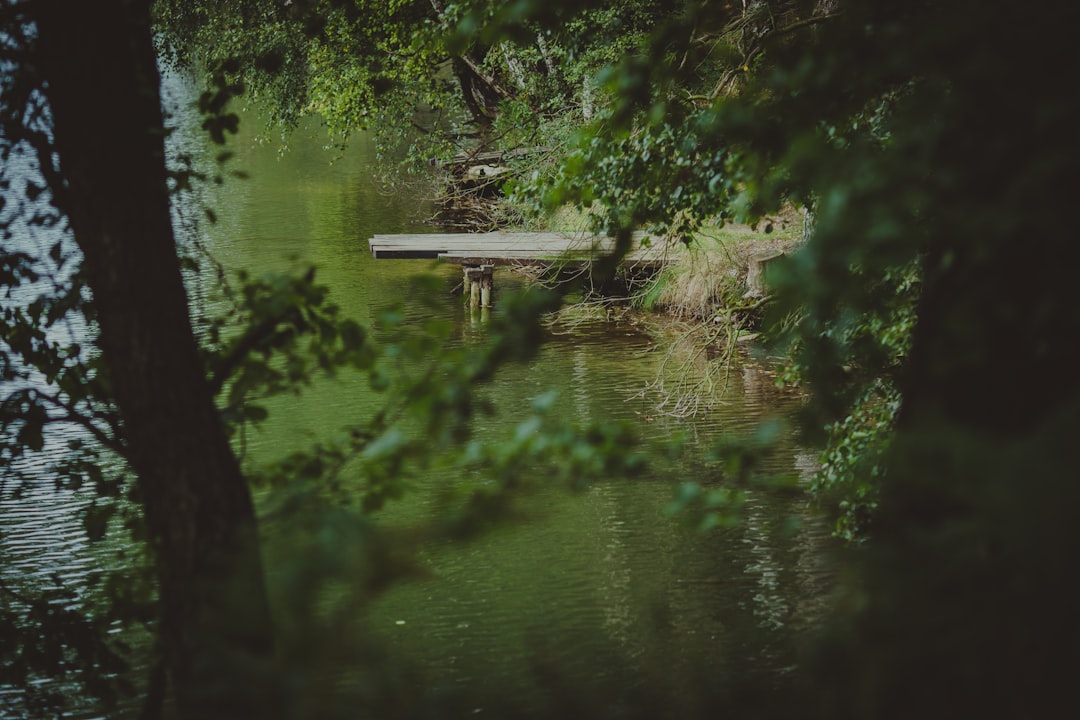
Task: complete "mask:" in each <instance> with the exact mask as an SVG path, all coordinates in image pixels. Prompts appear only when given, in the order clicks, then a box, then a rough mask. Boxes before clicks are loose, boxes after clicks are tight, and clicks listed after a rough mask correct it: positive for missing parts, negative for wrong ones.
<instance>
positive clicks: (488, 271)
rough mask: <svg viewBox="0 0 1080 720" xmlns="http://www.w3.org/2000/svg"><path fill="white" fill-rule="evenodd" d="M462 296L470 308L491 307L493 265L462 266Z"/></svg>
mask: <svg viewBox="0 0 1080 720" xmlns="http://www.w3.org/2000/svg"><path fill="white" fill-rule="evenodd" d="M462 268H463V271H462V274H463V276H464V280H463V283H464V286H463V287H464V294H465V297H466V298H468V303H469V306H470V307H473V308H476V307H485V308H489V307H491V301H492V288H493V286H494V282H493V276H494V274H495V266H494V265H480V266H479V267H477V266H475V265H464V266H462Z"/></svg>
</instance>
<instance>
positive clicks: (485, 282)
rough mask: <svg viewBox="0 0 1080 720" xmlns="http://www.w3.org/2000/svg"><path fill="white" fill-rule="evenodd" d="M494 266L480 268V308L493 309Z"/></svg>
mask: <svg viewBox="0 0 1080 720" xmlns="http://www.w3.org/2000/svg"><path fill="white" fill-rule="evenodd" d="M494 276H495V266H494V265H481V266H480V307H485V308H489V307H491V293H492V289H493V288H494V284H495V281H494Z"/></svg>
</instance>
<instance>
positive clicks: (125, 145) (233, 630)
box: [38, 0, 281, 717]
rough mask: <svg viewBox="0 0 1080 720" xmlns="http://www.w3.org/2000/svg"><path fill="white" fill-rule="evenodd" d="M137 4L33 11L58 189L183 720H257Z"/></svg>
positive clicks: (238, 500) (238, 543) (245, 534)
mask: <svg viewBox="0 0 1080 720" xmlns="http://www.w3.org/2000/svg"><path fill="white" fill-rule="evenodd" d="M149 15H150V0H128V1H125V0H94V1H90V0H81V1H80V2H51V3H48V4H43V5H42V8H41V11H40V17H39V18H38V30H39V33H40V35H39V37H40V40H39V42H40V46H39V51H40V53H39V57H40V58H41V62H40V67H39V69H40V71H41V72H42V75H43V76H44V78H45V80H46V83H47V93H48V96H49V102H50V107H51V112H52V119H53V128H54V133H55V135H54V137H55V148H56V151H57V155H58V157H59V163H60V170H61V173H62V177H63V178H64V179H65V181H66V186H65V187H63V188H54V196H55V197H56V202H57V204H58V205H59V206H60V208H61V209H62V210H63V211H64V212H65V213H66V214H67V217H68V219H69V221H70V225H71V228H72V230H73V232H74V236H75V239H76V242H77V243H78V245H79V247H80V249H81V250H82V253H83V257H84V264H85V271H86V273H87V277H88V279H89V284H90V287H91V289H92V291H93V303H94V307H95V308H96V312H97V319H98V322H99V325H100V344H101V349H102V351H103V355H104V359H105V362H106V366H107V371H108V375H109V378H110V382H111V387H112V391H113V393H114V396H115V399H116V402H117V404H118V406H119V408H120V411H121V413H122V416H123V420H124V427H125V435H126V438H127V442H128V446H129V453H130V456H129V460H130V462H131V465H132V467H133V468H134V469H135V471H136V473H137V475H138V482H139V492H140V495H141V500H142V503H143V506H144V509H145V515H146V521H147V525H148V528H149V531H150V535H151V542H152V546H153V551H154V552H155V555H156V561H157V567H158V573H159V581H160V601H161V607H162V636H163V641H164V642H163V645H162V646H163V648H164V654H165V660H166V666H167V668H168V670H169V675H170V679H171V682H172V687H173V693H174V696H175V698H176V700H177V703H178V706H179V708H180V710H181V713H182V714H183V715H185V716H188V717H237V716H255V717H272V716H274V715H275V714H278V713H280V712H281V708H280V705H279V704H278V703H276V702H275V701H274V700H273V699H272V696H273V692H272V690H273V688H274V687H276V686H275V685H271V684H263V683H260V682H256V679H257V678H258V677H259V676H260V675H262V674H264V673H265V672H269V668H271V667H272V662H271V660H272V649H273V642H272V631H271V624H270V619H269V611H268V605H267V599H266V593H265V589H264V585H263V577H262V567H261V560H260V556H259V546H258V538H257V532H256V530H257V528H256V522H255V515H254V510H253V506H252V501H251V496H250V493H249V490H248V487H247V485H246V483H245V481H244V478H243V477H242V475H241V473H240V469H239V466H238V463H237V461H236V458H235V456H234V455H233V453H232V450H231V448H230V447H229V444H228V441H227V438H226V435H225V433H224V430H223V427H222V424H221V420H220V418H219V415H218V412H217V410H216V408H215V407H214V404H213V398H212V396H211V392H210V390H209V387H208V384H207V381H206V377H205V374H204V371H203V368H202V366H201V363H200V359H199V356H198V353H197V347H196V343H195V339H194V336H193V334H192V329H191V324H190V319H189V316H188V305H187V297H186V293H185V290H184V286H183V283H182V278H181V274H180V267H179V262H178V259H177V254H176V247H175V239H174V236H173V230H172V225H171V221H170V215H169V198H168V190H167V185H166V175H165V165H164V132H163V121H162V114H161V107H160V96H159V85H160V78H159V76H158V73H157V66H156V58H155V54H154V49H153V44H152V39H151V31H150V17H149Z"/></svg>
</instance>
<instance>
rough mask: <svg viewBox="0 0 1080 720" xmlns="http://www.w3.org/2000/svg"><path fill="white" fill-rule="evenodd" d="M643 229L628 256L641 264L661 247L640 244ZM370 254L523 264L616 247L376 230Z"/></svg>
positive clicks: (573, 240) (607, 242)
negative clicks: (386, 232) (387, 233)
mask: <svg viewBox="0 0 1080 720" xmlns="http://www.w3.org/2000/svg"><path fill="white" fill-rule="evenodd" d="M644 236H645V234H644V233H635V234H634V238H633V242H634V245H635V247H634V248H633V249H632V250H631V253H630V254H629V255H628V256H627V261H630V262H634V263H635V264H640V263H644V262H649V263H653V264H655V263H659V262H660V261H662V255H663V253H664V251H665V248H664V244H663V242H662V240H660V239H659V238H658V239H656V240H655V241H654V245H653V246H652V247H649V248H642V247H640V246H639V244H640V243H641V241H642V239H643V238H644ZM368 245H369V247H370V249H371V252H372V254H373V255H374V256H375V257H376V258H377V259H386V258H398V259H425V258H428V259H435V258H441V259H443V260H447V261H450V262H459V263H463V264H469V263H470V261H475V262H476V263H477V264H479V263H481V262H486V261H488V260H496V261H503V262H501V263H500V264H510V263H511V262H512V263H515V264H525V263H528V262H529V261H534V262H536V263H538V264H550V263H551V262H552V261H555V260H560V259H562V260H571V259H572V260H575V261H577V262H587V261H589V260H591V259H594V258H595V257H598V256H601V255H605V254H607V253H609V252H611V251H612V250H613V249H614V247H615V241H614V239H613V238H609V237H605V236H595V235H588V234H580V233H579V234H573V233H545V232H490V233H414V234H397V235H375V236H374V237H372V238H371V239H369V240H368Z"/></svg>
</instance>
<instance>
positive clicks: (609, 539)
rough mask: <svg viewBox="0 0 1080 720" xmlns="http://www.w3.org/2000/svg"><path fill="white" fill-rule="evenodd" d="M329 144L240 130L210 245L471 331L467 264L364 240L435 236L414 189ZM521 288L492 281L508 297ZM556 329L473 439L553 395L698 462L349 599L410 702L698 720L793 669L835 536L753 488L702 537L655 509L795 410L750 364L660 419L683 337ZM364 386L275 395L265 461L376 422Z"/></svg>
mask: <svg viewBox="0 0 1080 720" xmlns="http://www.w3.org/2000/svg"><path fill="white" fill-rule="evenodd" d="M321 143H322V140H321V138H320V137H319V135H318V130H317V128H316V129H314V130H313V131H312V132H311V134H310V135H305V134H300V135H298V136H293V137H292V138H291V140H290V145H291V147H290V150H289V151H288V152H287V153H286V154H284V155H283V156H280V157H279V153H278V148H277V147H274V146H271V145H256V144H251V143H249V142H246V141H244V140H243V139H241V141H240V143H239V144H238V148H239V152H238V156H237V161H236V162H237V164H238V165H239V166H240V167H242V168H243V169H244V170H246V171H248V172H249V173H250V174H251V176H252V180H250V181H248V182H245V183H229V184H228V185H227V186H226V188H225V189H224V190H223V191H222V192H221V195H220V196H219V201H220V202H221V204H222V207H223V212H222V213H221V214H222V216H223V220H222V221H221V222H220V223H219V224H218V225H217V226H216V227H214V228H212V229H210V230H208V234H209V235H210V237H211V246H212V248H213V250H214V252H215V254H216V255H217V256H218V257H220V258H221V259H222V260H223V261H224V262H225V263H226V264H228V265H230V266H234V267H244V268H246V269H247V270H248V271H249V272H252V273H257V272H259V271H263V270H269V269H278V268H282V267H286V266H288V265H289V264H290V263H294V262H298V263H299V264H303V263H305V262H312V263H314V264H315V265H316V266H317V267H318V268H319V269H318V277H319V278H320V279H321V280H322V281H323V282H326V283H328V284H329V285H330V286H331V287H332V289H333V296H334V298H335V301H336V302H337V303H339V304H340V305H341V306H342V307H343V308H344V310H345V312H346V313H347V314H348V315H350V316H352V317H355V318H357V319H359V320H361V321H362V322H365V323H369V322H370V321H372V320H373V319H374V318H375V317H377V315H378V314H379V313H380V312H382V311H383V310H384V309H386V308H389V307H392V306H399V305H400V306H401V307H402V309H403V310H404V313H405V315H406V317H408V318H409V319H410V320H411V321H414V322H420V321H422V320H423V319H424V318H426V317H430V316H431V315H432V314H435V315H441V316H442V317H444V318H446V319H449V320H451V321H453V322H454V323H455V332H454V334H453V336H452V339H451V342H452V343H455V344H461V345H466V346H467V345H468V344H470V343H475V342H478V341H479V340H480V339H481V338H482V336H483V334H484V332H485V330H484V327H483V326H478V325H476V324H475V323H474V322H473V321H472V320H470V318H469V317H468V313H467V311H465V310H464V309H463V307H462V306H461V301H460V299H459V298H458V297H456V296H454V295H453V294H452V291H453V289H454V287H455V285H456V283H457V282H458V275H459V271H458V270H457V269H456V267H445V266H438V265H434V264H431V263H428V262H425V261H388V260H380V261H375V260H373V259H372V257H371V255H370V254H369V252H368V249H367V244H366V240H367V238H368V237H370V236H371V235H372V234H375V233H388V232H395V231H406V230H408V231H413V232H415V231H423V229H424V227H423V226H421V225H418V222H419V221H421V220H422V219H423V218H424V216H425V208H424V203H423V199H422V198H421V197H415V196H412V197H410V196H408V195H403V194H401V193H395V194H386V193H384V192H383V191H382V190H381V189H380V188H379V187H378V185H377V184H376V183H375V182H374V181H373V180H372V179H371V166H372V162H373V160H372V149H371V148H370V147H369V146H368V145H367V144H366V143H365V141H364V138H363V137H360V138H358V139H357V140H356V141H355V142H354V143H353V145H352V146H351V147H350V148H349V151H348V152H347V153H346V154H345V155H344V156H343V157H340V158H338V159H336V160H334V161H333V162H332V163H331V160H333V159H334V157H335V155H336V151H329V152H328V151H324V150H322V149H321V147H320V145H321ZM431 230H435V228H431ZM289 258H295V260H290V259H289ZM420 272H427V273H432V274H434V275H435V276H436V277H437V278H439V279H440V283H438V284H437V287H438V289H437V290H436V291H435V294H436V302H435V306H434V308H432V307H430V306H429V304H427V303H421V302H419V301H418V298H417V297H415V296H414V295H412V294H411V292H410V291H409V290H408V283H407V279H408V278H409V277H410V276H412V275H414V274H416V273H420ZM524 283H525V281H524V280H523V279H521V278H518V277H515V276H513V275H512V274H510V273H509V272H504V271H500V272H499V273H497V277H496V286H497V289H498V290H499V291H500V292H503V293H505V292H507V291H509V290H510V289H513V288H515V287H520V286H521V285H523V284H524ZM495 312H496V313H497V312H498V308H496V310H495ZM557 330H558V333H557V334H555V335H553V337H552V339H551V341H550V342H549V344H548V345H547V346H546V347H545V348H544V349H543V350H542V352H541V353H540V355H539V357H537V358H536V359H535V360H534V361H532V362H530V363H529V364H527V365H518V366H511V367H508V368H506V369H505V370H504V371H503V372H502V373H500V375H499V376H498V377H497V378H496V379H495V381H494V382H493V383H492V385H491V386H490V387H488V388H486V389H485V390H484V394H485V396H486V397H488V398H490V399H491V400H492V401H493V402H494V403H495V406H496V409H497V415H496V417H494V418H491V419H485V420H483V421H481V422H480V424H479V425H478V427H477V429H476V432H477V434H478V436H480V437H484V436H486V435H487V436H493V435H495V434H497V433H498V432H500V431H501V430H502V429H503V428H505V427H506V425H507V424H509V423H513V422H515V421H517V420H519V419H521V418H522V417H523V416H524V414H525V412H526V410H527V408H528V405H529V401H530V399H531V398H533V397H536V396H537V395H540V394H542V393H544V392H546V391H548V390H550V389H555V390H556V391H557V392H558V393H559V402H558V404H557V407H558V409H559V412H560V413H562V414H564V415H569V416H571V417H574V418H576V419H578V420H582V421H587V420H598V419H607V420H612V419H624V420H627V421H630V422H632V423H635V424H636V425H637V426H638V427H639V428H640V430H641V433H642V435H643V436H645V437H647V438H653V439H662V438H664V437H667V436H668V435H670V434H671V433H675V432H687V433H689V436H690V437H691V443H690V445H691V448H692V450H691V452H690V453H689V454H688V455H689V457H687V458H684V459H682V460H680V461H678V462H655V463H654V466H653V469H652V470H651V471H650V472H649V473H647V474H646V475H645V476H643V477H640V478H635V479H633V480H615V479H612V480H610V481H603V482H600V483H597V484H595V485H593V486H591V487H589V488H588V489H586V490H585V491H583V492H580V493H570V492H567V491H566V490H565V489H563V488H555V487H553V488H551V489H550V490H544V491H542V492H541V493H540V494H539V496H538V497H533V498H531V500H530V502H529V503H528V504H527V506H526V511H525V513H524V516H523V518H522V519H519V520H518V521H517V522H514V523H510V524H507V525H504V526H500V527H498V528H496V529H494V530H492V531H490V532H489V533H486V534H484V535H482V536H481V537H480V538H478V539H474V540H472V541H469V542H468V543H460V542H451V541H438V542H432V543H430V544H427V545H424V546H422V547H421V548H420V549H419V558H418V561H419V564H420V566H421V568H422V570H423V577H422V578H417V579H411V580H408V581H404V582H401V583H398V584H396V585H394V586H392V587H391V588H389V589H388V590H387V591H386V592H385V593H383V594H382V595H381V596H380V597H378V598H377V599H375V600H374V601H373V602H371V603H370V604H364V605H362V606H358V607H356V609H355V611H356V612H357V613H361V614H363V616H364V617H363V622H362V623H361V625H362V627H363V628H364V632H372V633H374V635H375V637H376V638H377V639H378V640H380V641H381V642H382V643H383V644H384V645H385V650H386V652H388V653H389V654H390V656H391V657H393V658H395V659H396V660H402V661H404V662H409V663H415V664H416V665H417V666H418V667H419V672H420V675H419V677H420V678H422V680H420V681H418V682H419V685H418V686H417V687H415V688H413V689H412V690H411V691H406V694H408V693H409V692H415V693H416V695H417V696H421V695H425V694H426V695H432V696H436V695H439V694H440V693H443V692H452V691H462V692H465V693H468V694H470V696H473V697H475V698H478V699H476V700H475V701H474V704H476V707H475V708H473V709H474V710H476V711H477V712H480V711H485V710H490V711H492V712H495V713H496V714H498V713H504V714H505V713H506V712H508V711H509V710H508V708H510V709H514V708H519V707H525V708H528V709H530V710H531V711H534V712H536V713H539V714H544V713H557V712H563V711H564V710H565V709H566V707H565V706H566V705H567V703H570V704H573V703H575V702H579V701H580V698H581V697H583V696H587V697H591V698H592V700H593V701H595V704H596V706H595V707H592V708H591V710H590V712H594V711H596V710H597V708H602V709H603V710H604V711H605V712H607V711H610V712H612V713H613V714H620V713H624V712H631V711H632V710H633V709H634V706H635V703H639V702H641V700H640V699H639V698H640V697H641V695H642V693H644V695H645V696H646V697H660V698H662V700H661V701H660V702H662V703H663V706H664V707H668V708H671V709H674V710H676V711H677V712H680V713H687V714H694V712H695V710H700V709H702V708H704V707H706V706H707V705H708V702H709V697H710V693H712V692H713V691H715V690H716V687H717V686H718V684H719V683H720V679H721V678H723V677H725V676H727V675H728V674H729V673H730V672H732V671H733V670H735V669H742V670H745V669H746V668H747V667H750V668H753V669H754V672H755V673H757V674H759V675H761V676H765V677H775V678H779V677H782V676H783V675H784V673H786V672H787V671H788V669H789V667H790V663H791V662H792V656H791V654H790V650H791V648H792V643H791V640H792V638H793V637H794V636H795V635H796V634H797V633H798V632H799V631H801V630H802V629H805V628H807V627H809V626H810V625H812V624H813V621H814V618H815V617H816V614H817V612H818V611H819V609H820V607H821V604H822V598H823V594H824V592H825V591H826V589H827V587H828V582H829V581H828V571H827V567H826V565H825V564H824V562H823V560H822V555H821V547H822V545H823V543H825V536H826V535H827V533H826V532H825V531H824V529H823V528H822V527H821V526H820V524H819V523H818V522H817V521H816V520H815V519H814V518H813V517H811V516H810V515H809V514H808V512H807V510H806V507H805V505H806V501H805V498H803V497H801V496H797V495H796V496H794V497H792V496H790V495H785V496H770V495H769V494H768V493H764V492H757V491H752V492H750V493H749V496H748V501H747V504H746V507H745V522H744V523H743V524H742V525H741V526H739V527H737V528H734V529H728V530H723V531H716V532H713V533H710V534H704V535H703V534H700V533H698V532H696V531H694V530H693V529H691V528H689V527H687V526H685V525H684V524H681V523H680V522H679V521H678V520H675V519H672V518H671V517H669V516H668V515H667V514H665V512H664V508H665V506H666V505H667V504H668V502H669V501H670V500H671V498H672V493H673V489H674V487H675V486H677V485H678V484H679V483H681V482H684V481H687V480H695V481H700V482H705V483H707V484H708V483H717V482H720V478H719V477H718V474H717V471H716V470H715V468H713V467H711V466H709V465H707V464H706V463H705V462H704V461H703V460H701V459H700V455H701V450H702V449H703V448H704V447H706V446H707V445H708V443H709V442H710V441H711V440H712V439H713V438H714V437H716V436H717V435H718V434H720V433H723V432H740V431H747V430H750V429H752V428H753V427H754V426H755V424H756V422H757V421H759V420H760V419H762V418H764V417H767V416H769V415H772V414H774V413H780V414H784V413H787V412H789V411H790V410H791V409H792V404H793V402H794V401H793V400H791V399H783V398H780V397H779V396H778V395H777V394H776V393H775V392H774V391H773V389H772V385H771V378H770V377H769V376H768V375H767V374H766V373H765V371H764V370H763V369H762V368H761V367H759V366H757V365H754V364H752V363H747V364H745V365H740V366H738V367H736V368H734V370H733V372H732V373H731V375H730V377H729V379H728V382H727V389H726V391H725V392H724V393H723V396H722V398H720V400H719V402H717V403H716V404H715V406H714V408H713V409H712V410H711V411H710V412H708V413H705V414H703V415H701V416H698V417H696V418H694V420H693V421H690V420H685V419H677V418H672V417H668V416H665V415H663V414H662V413H661V412H658V411H657V410H656V403H657V400H658V398H657V396H656V395H655V394H650V393H648V392H645V393H644V394H642V390H643V388H645V387H646V386H647V385H648V384H649V383H651V382H654V381H655V380H656V379H657V377H658V374H660V373H662V372H663V370H662V367H663V365H664V362H665V357H666V353H667V350H668V348H669V347H670V338H671V336H672V335H673V334H675V331H672V330H671V329H670V328H669V327H665V326H664V323H663V322H662V321H661V322H654V321H650V320H648V319H638V320H636V321H635V320H626V319H624V320H623V321H620V322H606V321H591V322H584V323H581V324H580V325H575V326H572V327H568V326H565V325H560V326H557ZM668 362H669V364H671V362H670V360H669V361H668ZM371 395H372V393H371V391H370V390H369V389H368V388H367V386H366V381H365V380H364V379H363V378H358V377H349V376H345V377H342V378H338V379H337V380H334V381H326V382H320V383H318V384H317V385H316V386H315V387H314V388H312V389H311V390H310V391H309V392H307V393H306V394H305V395H304V396H303V397H302V398H301V399H289V400H284V401H281V402H277V403H275V406H274V407H273V409H272V420H271V422H270V423H269V425H268V426H267V427H266V428H265V429H264V430H263V431H261V432H259V433H257V434H255V435H253V436H252V437H251V438H250V439H249V442H250V452H251V454H252V456H254V457H258V458H262V459H266V458H268V457H271V456H273V455H274V454H275V453H280V452H285V451H287V450H288V449H290V448H291V447H294V446H296V445H298V444H301V443H302V442H303V440H304V439H306V438H314V437H318V436H320V435H325V434H327V433H333V432H334V431H335V429H336V428H338V427H340V426H341V425H342V424H344V423H347V422H349V421H351V420H354V419H357V418H358V417H362V416H363V413H364V412H370V410H371V408H372V407H374V400H373V398H372V397H371ZM786 447H787V449H786V450H785V451H783V452H781V453H779V454H778V455H777V456H776V457H774V458H772V459H771V463H772V467H771V468H770V469H771V470H773V471H777V472H783V473H788V474H795V475H797V474H799V473H800V465H801V466H803V467H804V468H805V465H806V460H807V454H806V453H804V452H801V451H800V450H799V448H797V447H796V446H794V444H793V443H790V442H789V443H787V446H786ZM521 472H522V473H528V472H530V468H527V467H526V468H521ZM457 480H458V479H456V478H454V477H447V476H445V475H442V474H436V475H435V476H432V477H426V478H421V479H420V480H419V481H418V482H417V487H415V488H414V489H413V491H412V492H411V493H410V494H409V495H408V496H407V497H406V498H405V499H404V500H402V501H400V502H399V503H397V504H395V505H393V506H391V507H390V508H388V509H387V511H386V512H384V513H383V515H382V517H381V521H382V522H384V523H386V524H389V525H391V526H393V525H394V524H395V523H399V524H401V525H402V527H406V526H408V525H409V524H410V523H413V522H415V521H417V519H423V518H424V517H425V516H426V514H427V513H430V512H434V510H433V508H434V506H435V502H436V498H437V497H438V496H439V494H440V491H441V490H444V489H445V488H446V486H447V484H449V483H453V482H456V481H457ZM353 631H354V630H353V629H352V626H351V625H347V626H343V629H342V632H346V633H347V632H353ZM357 632H359V631H357ZM354 680H355V678H354ZM346 681H348V680H347V678H346ZM567 688H571V689H572V690H567ZM567 697H570V698H576V699H574V700H568V699H567ZM680 706H681V709H679V708H680Z"/></svg>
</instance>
